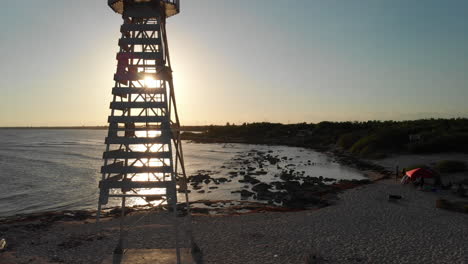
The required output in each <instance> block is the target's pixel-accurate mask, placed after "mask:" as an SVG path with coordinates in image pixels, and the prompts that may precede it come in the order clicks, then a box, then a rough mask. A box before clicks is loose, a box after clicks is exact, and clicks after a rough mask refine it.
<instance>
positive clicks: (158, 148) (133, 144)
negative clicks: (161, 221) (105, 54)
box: [97, 0, 199, 263]
mask: <svg viewBox="0 0 468 264" xmlns="http://www.w3.org/2000/svg"><path fill="white" fill-rule="evenodd" d="M108 4H109V6H110V7H111V8H112V9H113V10H114V11H115V12H116V13H119V14H121V15H122V18H123V20H124V23H123V25H122V26H121V28H120V32H121V33H122V36H121V38H120V40H119V47H120V51H119V52H118V53H117V61H118V62H117V71H116V73H115V75H114V81H115V86H114V87H113V88H112V94H113V100H112V103H111V104H110V108H111V115H110V116H109V120H108V122H109V130H108V135H107V137H106V140H105V143H106V145H107V146H106V151H105V152H104V155H103V158H104V166H102V168H101V172H102V180H101V181H100V183H99V188H100V195H99V202H98V214H97V215H98V216H97V217H98V221H99V217H100V216H101V210H102V206H103V205H106V204H108V200H109V198H118V199H121V208H122V210H121V225H120V238H119V242H118V245H117V247H116V250H115V252H114V263H115V261H116V259H117V260H118V259H119V258H120V261H125V259H127V262H128V263H137V262H134V261H135V260H131V259H132V256H130V255H131V254H133V255H141V254H147V253H148V252H146V253H144V252H142V251H133V253H131V252H132V251H131V250H130V249H128V248H127V247H126V246H125V239H126V234H127V229H128V231H129V232H131V230H130V228H127V227H126V226H125V225H124V219H125V218H124V216H125V206H126V204H127V203H128V202H129V201H133V200H135V199H140V198H141V199H143V200H144V201H146V202H147V203H151V204H152V205H153V206H159V207H161V206H162V205H168V206H169V208H170V209H171V210H173V215H174V216H175V217H176V218H174V220H173V223H174V227H175V229H176V232H175V245H174V248H175V250H174V251H173V255H174V257H173V258H174V261H173V262H172V263H176V261H177V263H181V261H182V260H183V258H184V252H182V253H181V248H182V245H181V244H180V237H179V236H180V235H179V233H180V230H179V229H180V228H179V226H180V225H178V222H180V221H179V220H178V218H180V217H177V215H178V212H177V185H179V192H182V193H183V194H184V195H182V196H183V197H184V198H185V202H186V204H185V206H186V210H187V217H186V218H188V220H189V222H190V221H191V219H190V206H189V200H188V194H187V179H186V175H185V167H184V160H183V152H182V144H181V140H180V123H179V117H178V115H177V107H176V99H175V94H174V85H173V80H172V70H171V61H170V58H169V49H168V44H167V36H166V18H168V17H170V16H173V15H176V14H178V13H179V8H180V3H179V0H108ZM179 171H180V172H181V173H179ZM187 234H188V237H189V240H190V246H192V247H193V248H196V249H198V247H197V246H196V245H195V244H194V243H193V239H192V232H191V225H190V223H189V225H188V230H187ZM190 246H188V247H190ZM166 248H167V247H166ZM170 248H172V247H170ZM198 250H199V249H198ZM192 251H193V250H192ZM127 252H128V253H127ZM195 253H197V252H195ZM127 254H128V255H129V256H126V255H127ZM148 254H149V253H148ZM168 254H170V252H169V253H168V251H167V250H165V251H164V250H160V251H154V250H153V251H152V253H151V254H149V255H148V256H149V258H146V259H150V258H151V256H155V255H159V258H161V255H164V256H165V257H166V258H167V257H168ZM150 255H151V256H150ZM148 256H147V257H148ZM118 263H120V262H118ZM138 263H139V262H138ZM157 263H160V262H157ZM161 263H162V262H161ZM164 263H165V262H164ZM168 263H169V262H168Z"/></svg>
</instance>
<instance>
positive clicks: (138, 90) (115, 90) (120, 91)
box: [112, 87, 166, 97]
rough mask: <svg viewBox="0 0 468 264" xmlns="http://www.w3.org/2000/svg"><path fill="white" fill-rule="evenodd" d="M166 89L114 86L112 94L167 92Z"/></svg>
mask: <svg viewBox="0 0 468 264" xmlns="http://www.w3.org/2000/svg"><path fill="white" fill-rule="evenodd" d="M165 93H166V90H165V89H163V88H133V87H131V88H130V87H129V88H123V87H114V88H112V94H114V95H117V96H125V97H126V95H127V94H165Z"/></svg>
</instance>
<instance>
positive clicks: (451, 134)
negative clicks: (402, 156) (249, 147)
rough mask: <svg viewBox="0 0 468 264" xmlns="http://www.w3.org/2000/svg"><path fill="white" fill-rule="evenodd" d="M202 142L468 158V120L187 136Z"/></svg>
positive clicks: (259, 128) (226, 130) (236, 128)
mask: <svg viewBox="0 0 468 264" xmlns="http://www.w3.org/2000/svg"><path fill="white" fill-rule="evenodd" d="M183 138H184V139H190V140H195V141H201V142H244V143H256V144H284V145H293V146H303V147H310V148H320V149H323V148H330V147H333V146H337V147H340V148H342V149H344V150H347V151H350V152H353V153H355V154H359V155H361V156H364V157H379V156H382V155H385V154H387V153H395V152H406V153H438V152H465V153H467V152H468V119H466V118H456V119H422V120H414V121H366V122H320V123H318V124H311V123H300V124H289V125H284V124H278V123H250V124H248V123H244V124H242V125H231V124H229V123H228V124H226V125H225V126H207V127H206V128H205V131H204V132H202V133H198V134H197V133H187V132H185V133H184V134H183Z"/></svg>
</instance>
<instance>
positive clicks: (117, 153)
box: [103, 150, 171, 159]
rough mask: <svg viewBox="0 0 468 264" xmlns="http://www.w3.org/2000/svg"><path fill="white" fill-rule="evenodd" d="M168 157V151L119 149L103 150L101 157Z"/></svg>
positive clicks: (169, 156)
mask: <svg viewBox="0 0 468 264" xmlns="http://www.w3.org/2000/svg"><path fill="white" fill-rule="evenodd" d="M152 158H154V159H169V158H171V153H170V152H167V151H165V152H125V151H120V150H114V151H108V152H104V154H103V159H152Z"/></svg>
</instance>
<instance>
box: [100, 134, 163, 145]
mask: <svg viewBox="0 0 468 264" xmlns="http://www.w3.org/2000/svg"><path fill="white" fill-rule="evenodd" d="M170 142H171V138H170V137H167V136H166V137H148V138H128V137H106V144H123V145H140V144H169V143H170Z"/></svg>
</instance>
